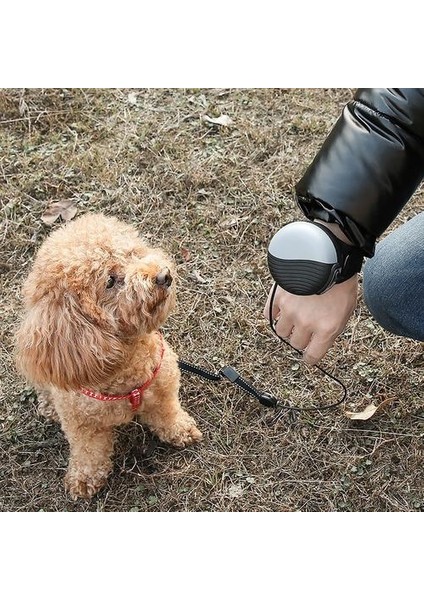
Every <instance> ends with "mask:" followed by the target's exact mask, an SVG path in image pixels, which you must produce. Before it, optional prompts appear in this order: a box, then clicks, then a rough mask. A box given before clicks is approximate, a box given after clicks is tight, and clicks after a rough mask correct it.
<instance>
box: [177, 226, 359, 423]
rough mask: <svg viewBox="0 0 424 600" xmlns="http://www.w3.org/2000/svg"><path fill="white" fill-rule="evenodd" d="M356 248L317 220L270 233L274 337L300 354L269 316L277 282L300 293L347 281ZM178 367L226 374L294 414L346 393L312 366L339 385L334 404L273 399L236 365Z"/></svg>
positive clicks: (354, 267)
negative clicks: (306, 404)
mask: <svg viewBox="0 0 424 600" xmlns="http://www.w3.org/2000/svg"><path fill="white" fill-rule="evenodd" d="M362 261H363V254H362V252H361V251H360V250H358V249H356V248H354V247H352V246H349V245H348V244H345V243H344V242H342V241H341V240H339V239H338V238H337V237H336V236H335V235H333V234H332V233H331V231H329V230H328V229H327V228H326V227H324V226H323V225H321V224H319V223H311V222H295V223H289V224H288V225H285V226H284V227H282V228H281V229H280V230H279V231H278V232H277V233H276V234H275V235H274V237H273V238H272V240H271V242H270V244H269V247H268V267H269V270H270V273H271V275H272V277H273V279H274V281H275V283H274V286H273V289H272V293H271V298H270V304H269V314H268V319H269V325H270V327H271V330H272V331H273V333H274V334H275V335H276V336H277V337H278V339H279V340H280V341H282V342H284V343H285V344H287V346H289V347H290V348H291V349H292V350H294V351H295V352H297V353H298V354H300V355H301V354H302V352H301V351H300V350H297V349H296V348H293V346H291V344H290V343H289V342H288V341H287V340H285V339H284V338H282V337H281V336H279V335H278V333H277V331H276V328H275V325H276V321H274V319H273V318H272V313H273V304H274V299H275V294H276V291H277V288H278V286H281V287H282V288H283V289H285V290H286V291H289V292H290V293H292V294H298V295H311V294H322V293H324V292H325V291H327V290H328V289H329V288H330V287H332V286H333V285H335V284H336V283H340V282H342V281H345V280H346V279H348V278H349V277H351V276H352V275H353V274H354V273H357V272H358V271H359V270H360V268H361V265H362ZM179 366H180V369H181V370H182V371H186V372H188V373H194V374H196V375H199V376H200V377H203V378H205V379H208V380H210V381H220V380H222V379H227V380H228V381H230V382H231V383H232V384H234V385H237V386H238V387H240V388H241V389H242V390H243V391H245V392H247V393H248V394H250V395H251V396H253V397H254V398H256V399H257V400H258V401H259V402H260V403H261V404H263V405H264V406H266V407H270V408H274V409H276V410H277V411H278V414H279V415H282V414H284V413H286V414H288V416H289V418H291V419H294V418H295V417H296V416H297V415H298V414H299V413H301V412H312V411H323V410H328V409H330V408H335V407H336V406H339V405H340V404H342V402H344V401H345V399H346V397H347V389H346V386H345V385H344V383H343V382H342V381H340V379H338V378H337V377H336V376H335V375H332V374H331V373H329V372H328V371H326V370H325V369H323V368H322V367H320V366H319V365H315V368H316V369H318V370H319V371H320V372H321V373H322V374H323V375H324V376H325V377H328V378H329V379H331V380H332V381H334V382H335V383H336V384H337V385H339V386H340V387H341V388H342V395H341V397H340V398H339V399H338V400H337V402H333V403H332V404H327V405H323V406H309V407H300V406H294V405H291V404H290V403H288V402H287V401H286V400H282V399H279V398H275V397H274V396H273V395H272V394H270V393H268V392H260V391H258V390H257V389H256V388H255V387H254V386H253V385H252V384H251V383H250V382H248V381H246V380H245V379H244V378H243V377H242V376H241V375H240V374H239V373H238V372H237V371H236V369H235V368H234V367H231V366H225V367H223V368H222V369H220V370H219V371H218V372H217V373H212V372H211V371H207V370H205V369H203V368H201V367H198V366H196V365H192V364H191V363H188V362H185V361H182V360H181V361H180V362H179Z"/></svg>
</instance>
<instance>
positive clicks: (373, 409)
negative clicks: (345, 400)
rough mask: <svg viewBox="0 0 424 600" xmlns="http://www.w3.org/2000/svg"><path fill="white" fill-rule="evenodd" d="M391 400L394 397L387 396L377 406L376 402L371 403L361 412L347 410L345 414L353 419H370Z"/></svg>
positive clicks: (380, 411)
mask: <svg viewBox="0 0 424 600" xmlns="http://www.w3.org/2000/svg"><path fill="white" fill-rule="evenodd" d="M391 402H393V398H387V399H386V400H383V402H380V404H378V405H377V406H376V405H375V404H369V405H368V406H366V407H365V408H364V410H362V411H361V412H350V411H348V410H346V411H345V415H346V416H347V418H348V419H350V420H351V421H368V419H371V417H373V416H375V415H378V414H380V413H382V412H383V410H384V408H385V407H386V406H387V405H388V404H390V403H391Z"/></svg>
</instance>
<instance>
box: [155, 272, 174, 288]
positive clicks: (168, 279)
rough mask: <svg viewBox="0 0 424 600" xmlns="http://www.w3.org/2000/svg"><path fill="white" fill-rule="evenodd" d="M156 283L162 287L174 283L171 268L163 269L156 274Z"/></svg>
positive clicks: (167, 286)
mask: <svg viewBox="0 0 424 600" xmlns="http://www.w3.org/2000/svg"><path fill="white" fill-rule="evenodd" d="M155 282H156V285H158V286H159V287H162V288H169V286H170V285H171V283H172V275H171V273H170V271H169V269H163V271H161V272H160V273H158V274H157V275H156V279H155Z"/></svg>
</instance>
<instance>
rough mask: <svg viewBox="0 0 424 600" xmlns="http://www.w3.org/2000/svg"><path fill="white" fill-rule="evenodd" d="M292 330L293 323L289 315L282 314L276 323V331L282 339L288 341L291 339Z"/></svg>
mask: <svg viewBox="0 0 424 600" xmlns="http://www.w3.org/2000/svg"><path fill="white" fill-rule="evenodd" d="M292 330H293V321H292V320H291V319H289V318H288V316H287V314H285V313H281V314H280V317H279V319H278V321H277V323H276V326H275V331H276V332H277V334H278V335H279V336H280V337H282V338H284V339H287V338H289V337H290V335H291V332H292Z"/></svg>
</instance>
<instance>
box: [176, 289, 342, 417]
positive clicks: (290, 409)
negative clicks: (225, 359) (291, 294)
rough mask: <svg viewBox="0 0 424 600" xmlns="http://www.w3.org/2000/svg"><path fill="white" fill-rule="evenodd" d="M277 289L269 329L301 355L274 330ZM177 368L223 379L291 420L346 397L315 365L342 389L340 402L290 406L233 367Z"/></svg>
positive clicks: (270, 313) (334, 404)
mask: <svg viewBox="0 0 424 600" xmlns="http://www.w3.org/2000/svg"><path fill="white" fill-rule="evenodd" d="M277 287H278V286H277V284H276V283H275V284H274V287H273V290H272V294H271V300H270V304H269V324H270V326H271V329H272V331H273V332H274V334H275V335H276V336H277V337H278V338H279V339H280V340H281V341H282V342H284V343H285V344H287V346H289V347H290V348H291V349H292V350H295V351H296V352H297V353H298V354H300V355H301V354H302V352H301V351H300V350H297V349H296V348H293V346H291V345H290V344H289V342H288V341H287V340H285V339H284V338H282V337H280V336H279V335H278V333H277V332H276V330H275V325H274V320H273V318H272V307H273V304H274V298H275V293H276V291H277ZM178 366H179V367H180V370H181V371H186V372H187V373H193V374H194V375H198V376H199V377H203V378H204V379H208V380H209V381H221V379H223V378H224V379H227V380H228V381H230V382H231V383H233V384H234V385H237V386H238V387H240V388H241V389H242V390H243V391H245V392H247V393H248V394H250V395H251V396H253V397H254V398H256V400H258V401H259V402H260V403H261V404H263V405H264V406H267V407H268V408H275V409H278V410H279V412H280V413H284V412H287V413H288V416H289V418H291V419H292V420H293V418H294V417H295V416H296V415H295V413H300V412H312V411H322V410H327V409H329V408H335V407H336V406H339V405H340V404H341V403H342V402H344V400H345V399H346V396H347V389H346V386H345V385H344V383H342V382H341V381H340V379H337V377H335V376H334V375H331V374H330V373H328V371H326V370H325V369H323V368H322V367H320V366H319V365H315V367H316V368H317V369H319V370H320V371H321V373H323V374H324V375H325V376H326V377H329V378H330V379H332V380H333V381H334V382H336V383H337V384H338V385H340V386H341V387H342V389H343V395H342V397H341V398H340V400H337V402H334V403H333V404H327V405H326V406H313V407H306V408H301V407H300V406H291V405H290V404H288V402H286V401H285V400H280V399H278V398H274V396H272V395H271V394H268V392H259V391H258V390H257V389H256V388H255V387H254V386H253V385H252V384H251V383H249V382H248V381H246V380H245V379H243V377H241V375H240V374H239V373H237V371H236V370H235V369H234V367H230V366H226V367H223V368H222V369H220V370H219V371H218V373H212V371H208V370H206V369H203V368H201V367H198V366H196V365H193V364H191V363H188V362H186V361H184V360H180V361H179V362H178Z"/></svg>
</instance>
